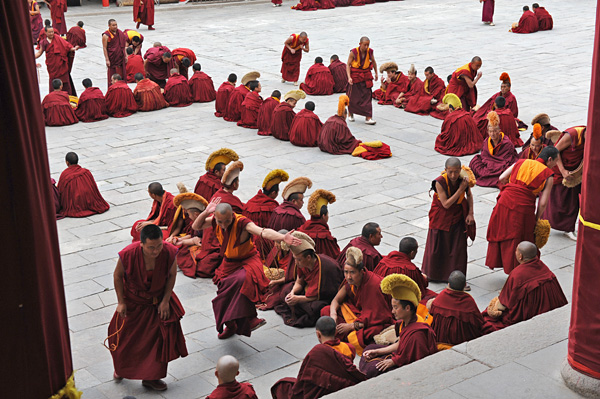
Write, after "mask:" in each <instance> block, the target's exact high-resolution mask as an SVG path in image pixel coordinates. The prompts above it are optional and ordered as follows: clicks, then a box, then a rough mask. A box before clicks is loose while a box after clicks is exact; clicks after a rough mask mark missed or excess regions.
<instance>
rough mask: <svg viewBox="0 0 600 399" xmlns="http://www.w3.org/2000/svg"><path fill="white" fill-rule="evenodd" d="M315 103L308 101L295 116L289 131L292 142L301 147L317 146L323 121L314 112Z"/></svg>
mask: <svg viewBox="0 0 600 399" xmlns="http://www.w3.org/2000/svg"><path fill="white" fill-rule="evenodd" d="M314 110H315V103H313V102H312V101H307V102H306V104H304V109H303V110H302V111H300V112H298V113H297V114H296V116H294V120H293V122H292V126H291V127H290V131H289V138H290V143H292V144H293V145H297V146H300V147H316V146H317V145H318V141H319V135H320V134H321V129H322V128H323V122H321V120H320V119H319V117H318V116H317V115H316V114H315V113H314Z"/></svg>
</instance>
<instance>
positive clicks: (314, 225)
mask: <svg viewBox="0 0 600 399" xmlns="http://www.w3.org/2000/svg"><path fill="white" fill-rule="evenodd" d="M298 231H301V232H303V233H306V234H308V236H309V237H310V238H312V239H313V241H314V242H315V252H316V253H318V254H323V255H327V256H329V257H330V258H333V259H337V257H338V256H340V246H339V245H338V243H337V240H336V238H335V237H334V236H333V235H331V231H330V230H329V226H328V225H327V223H325V222H324V221H323V219H321V217H320V216H311V217H310V220H307V221H306V222H305V223H304V224H303V225H302V226H300V227H298ZM338 285H339V283H338V284H337V285H336V289H337V286H338Z"/></svg>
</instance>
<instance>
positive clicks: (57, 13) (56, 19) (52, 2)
mask: <svg viewBox="0 0 600 399" xmlns="http://www.w3.org/2000/svg"><path fill="white" fill-rule="evenodd" d="M44 3H46V5H47V6H48V8H50V18H51V19H52V27H53V28H54V29H55V30H56V33H58V34H59V35H61V36H64V35H66V34H67V22H66V21H65V13H66V12H67V0H44Z"/></svg>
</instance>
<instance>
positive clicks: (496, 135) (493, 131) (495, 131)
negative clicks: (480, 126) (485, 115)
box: [488, 125, 500, 141]
mask: <svg viewBox="0 0 600 399" xmlns="http://www.w3.org/2000/svg"><path fill="white" fill-rule="evenodd" d="M488 135H489V136H490V138H491V139H492V140H493V141H498V139H500V127H495V126H492V125H488Z"/></svg>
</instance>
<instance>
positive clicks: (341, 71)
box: [327, 60, 348, 93]
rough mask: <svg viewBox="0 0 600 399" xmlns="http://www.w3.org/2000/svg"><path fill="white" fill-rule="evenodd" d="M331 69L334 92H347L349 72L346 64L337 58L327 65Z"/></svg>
mask: <svg viewBox="0 0 600 399" xmlns="http://www.w3.org/2000/svg"><path fill="white" fill-rule="evenodd" d="M327 68H329V70H330V71H331V77H332V78H333V83H334V84H333V92H334V93H345V92H346V87H347V86H348V74H347V72H346V64H344V63H343V62H342V61H340V60H335V61H333V62H332V63H330V64H329V66H328V67H327Z"/></svg>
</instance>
